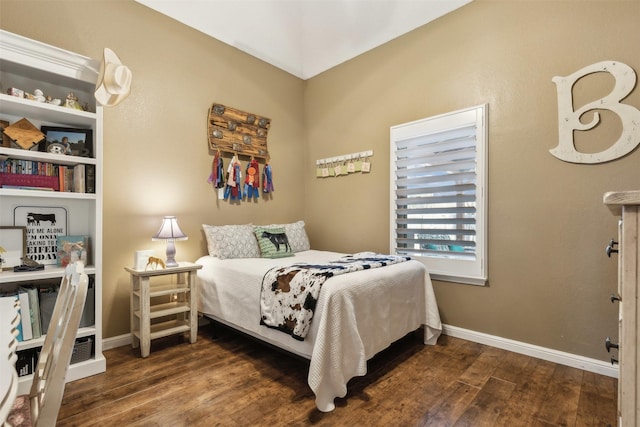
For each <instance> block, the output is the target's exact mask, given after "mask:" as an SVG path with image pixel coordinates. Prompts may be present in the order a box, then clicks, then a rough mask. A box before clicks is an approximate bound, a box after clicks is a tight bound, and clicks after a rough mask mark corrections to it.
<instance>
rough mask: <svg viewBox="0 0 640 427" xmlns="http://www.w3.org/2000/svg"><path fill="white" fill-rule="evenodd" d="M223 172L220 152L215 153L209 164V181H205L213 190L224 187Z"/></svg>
mask: <svg viewBox="0 0 640 427" xmlns="http://www.w3.org/2000/svg"><path fill="white" fill-rule="evenodd" d="M223 170H224V162H223V161H222V157H220V152H217V153H216V155H215V156H214V157H213V162H212V163H211V175H209V179H207V182H208V183H209V184H213V188H222V187H224V173H223Z"/></svg>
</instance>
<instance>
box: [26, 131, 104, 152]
mask: <svg viewBox="0 0 640 427" xmlns="http://www.w3.org/2000/svg"><path fill="white" fill-rule="evenodd" d="M40 130H41V131H42V133H44V134H45V140H44V141H43V142H41V143H40V146H39V147H38V148H39V150H40V151H46V152H48V153H54V154H67V155H71V156H80V157H93V131H92V130H91V129H74V128H66V127H53V126H42V127H41V128H40Z"/></svg>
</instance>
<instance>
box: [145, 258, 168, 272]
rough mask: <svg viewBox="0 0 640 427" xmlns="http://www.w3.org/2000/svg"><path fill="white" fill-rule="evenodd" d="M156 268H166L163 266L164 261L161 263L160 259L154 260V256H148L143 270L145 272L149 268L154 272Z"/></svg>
mask: <svg viewBox="0 0 640 427" xmlns="http://www.w3.org/2000/svg"><path fill="white" fill-rule="evenodd" d="M158 266H160V267H162V268H167V266H166V265H164V261H162V260H161V259H160V258H156V257H154V256H150V257H149V262H147V266H146V267H145V268H144V269H145V270H146V269H147V268H149V267H153V269H154V270H156V269H157V268H158Z"/></svg>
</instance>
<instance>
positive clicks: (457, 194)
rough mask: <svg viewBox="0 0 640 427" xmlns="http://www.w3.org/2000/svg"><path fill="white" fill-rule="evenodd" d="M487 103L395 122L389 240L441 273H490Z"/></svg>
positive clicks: (461, 276) (468, 277)
mask: <svg viewBox="0 0 640 427" xmlns="http://www.w3.org/2000/svg"><path fill="white" fill-rule="evenodd" d="M485 127H486V126H485V106H480V107H475V108H472V109H466V110H461V111H457V112H454V113H449V114H445V115H442V116H437V117H433V118H428V119H423V120H419V121H416V122H411V123H407V124H404V125H399V126H394V127H392V128H391V152H392V153H393V155H392V160H391V161H392V167H391V171H392V172H391V175H392V176H391V180H392V185H391V188H392V197H391V200H392V207H391V208H392V215H391V221H392V224H391V230H392V236H391V240H392V242H391V245H392V248H393V249H394V251H395V253H398V254H405V255H410V256H412V257H414V258H420V259H422V260H423V262H424V263H425V264H426V265H427V267H428V268H429V272H430V273H431V274H432V275H435V276H437V277H436V278H440V279H444V280H453V281H460V282H466V283H474V284H484V282H485V280H486V236H485V229H486V226H485V224H486V220H485V218H486V215H485V197H486V189H485V184H486V179H485V175H486V149H485V147H486V144H485Z"/></svg>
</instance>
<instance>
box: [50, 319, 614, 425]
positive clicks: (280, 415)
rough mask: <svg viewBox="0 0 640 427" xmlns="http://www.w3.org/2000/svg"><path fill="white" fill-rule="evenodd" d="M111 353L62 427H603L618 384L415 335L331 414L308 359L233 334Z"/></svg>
mask: <svg viewBox="0 0 640 427" xmlns="http://www.w3.org/2000/svg"><path fill="white" fill-rule="evenodd" d="M215 330H216V333H215V336H214V335H213V334H212V328H211V326H204V327H201V328H200V332H199V336H198V341H197V342H196V343H195V344H189V343H188V342H187V341H186V340H184V339H183V338H182V337H181V336H174V337H167V338H163V339H160V340H154V341H153V342H152V347H151V355H150V356H149V357H148V358H145V359H142V358H141V357H140V356H139V354H140V353H139V349H135V350H134V349H132V348H131V347H129V346H127V347H120V348H116V349H112V350H108V351H106V352H105V356H106V358H107V372H106V373H104V374H100V375H95V376H93V377H89V378H85V379H82V380H78V381H74V382H72V383H69V384H67V386H66V390H65V396H64V400H63V403H62V407H61V409H60V415H59V419H58V426H60V427H62V426H125V425H126V426H172V427H173V426H207V427H208V426H307V425H318V426H454V425H455V426H509V427H512V426H607V425H608V424H611V425H616V387H617V381H616V380H615V379H613V378H609V377H605V376H601V375H597V374H593V373H590V372H585V371H581V370H579V369H575V368H569V367H566V366H562V365H557V364H554V363H551V362H546V361H543V360H539V359H534V358H531V357H528V356H523V355H520V354H516V353H511V352H508V351H504V350H500V349H496V348H493V347H488V346H484V345H481V344H476V343H472V342H469V341H465V340H461V339H456V338H451V337H446V336H442V337H440V339H439V341H438V345H436V346H425V345H423V344H422V343H421V333H420V332H416V333H413V334H410V335H408V336H406V337H405V338H403V339H401V340H400V341H398V342H396V343H395V344H394V345H392V346H391V347H390V348H388V349H387V350H385V351H384V352H382V353H380V354H378V355H377V356H376V357H375V358H374V359H372V360H371V361H370V362H369V366H368V370H369V373H368V374H367V376H365V377H358V378H354V379H352V380H351V381H350V382H349V385H348V390H349V391H348V394H347V396H346V397H345V398H342V399H337V400H336V409H335V411H333V412H330V413H322V412H320V411H318V410H317V409H316V407H315V404H314V396H313V393H312V392H311V390H310V389H309V386H308V385H307V370H308V362H307V361H306V360H304V359H301V358H297V357H295V356H291V355H289V354H285V353H282V352H280V351H278V350H275V349H273V348H270V347H267V346H265V345H261V344H258V343H256V342H255V341H254V340H252V339H249V338H247V337H245V336H242V335H240V334H238V333H235V332H233V331H229V330H227V329H226V328H220V327H216V328H215Z"/></svg>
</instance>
